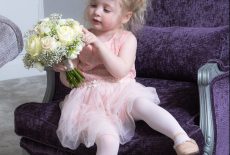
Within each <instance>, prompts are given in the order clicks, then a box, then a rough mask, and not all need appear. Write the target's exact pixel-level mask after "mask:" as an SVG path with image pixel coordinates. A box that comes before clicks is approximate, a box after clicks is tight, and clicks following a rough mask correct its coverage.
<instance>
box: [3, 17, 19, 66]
mask: <svg viewBox="0 0 230 155" xmlns="http://www.w3.org/2000/svg"><path fill="white" fill-rule="evenodd" d="M22 49H23V39H22V33H21V31H20V29H19V28H18V26H17V25H16V24H14V23H13V22H12V21H10V20H9V19H7V18H6V17H3V16H1V15H0V67H2V66H3V65H4V64H6V63H7V62H8V61H11V60H13V59H14V58H15V57H16V56H18V54H19V53H20V52H21V51H22Z"/></svg>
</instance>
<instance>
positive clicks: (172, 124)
mask: <svg viewBox="0 0 230 155" xmlns="http://www.w3.org/2000/svg"><path fill="white" fill-rule="evenodd" d="M131 115H132V116H133V117H134V119H136V120H143V121H145V122H146V123H147V124H148V125H149V126H150V127H151V128H152V129H154V130H156V131H158V132H160V133H162V134H164V135H166V136H168V137H169V138H171V139H172V140H173V141H174V146H176V145H179V144H181V143H183V142H185V141H189V140H190V138H189V137H188V135H187V134H186V132H185V131H184V130H183V129H182V127H181V126H180V125H179V123H178V122H177V121H176V119H175V118H174V117H173V116H172V115H171V114H170V113H169V112H168V111H166V110H165V109H163V108H162V107H160V106H158V105H156V104H154V103H152V102H150V101H149V100H147V99H143V98H139V99H136V100H135V102H134V104H133V109H132V111H131Z"/></svg>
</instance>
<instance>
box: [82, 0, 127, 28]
mask: <svg viewBox="0 0 230 155" xmlns="http://www.w3.org/2000/svg"><path fill="white" fill-rule="evenodd" d="M86 15H87V19H88V20H89V22H90V24H91V26H92V28H93V29H95V30H97V31H109V30H114V29H118V28H121V27H122V24H124V23H125V22H127V19H126V14H124V11H122V8H121V4H120V0H90V3H89V5H88V6H87V8H86Z"/></svg>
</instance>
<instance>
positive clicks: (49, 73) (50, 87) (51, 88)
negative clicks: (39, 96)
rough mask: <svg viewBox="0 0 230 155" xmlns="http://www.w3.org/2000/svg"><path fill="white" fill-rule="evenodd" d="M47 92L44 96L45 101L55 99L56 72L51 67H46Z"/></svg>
mask: <svg viewBox="0 0 230 155" xmlns="http://www.w3.org/2000/svg"><path fill="white" fill-rule="evenodd" d="M45 70H46V78H47V80H46V81H47V82H46V92H45V95H44V97H43V101H42V102H43V103H47V102H50V101H52V100H53V97H54V92H55V83H56V81H55V80H56V79H55V72H54V70H53V69H51V68H46V69H45Z"/></svg>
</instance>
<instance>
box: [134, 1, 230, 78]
mask: <svg viewBox="0 0 230 155" xmlns="http://www.w3.org/2000/svg"><path fill="white" fill-rule="evenodd" d="M228 10H229V1H228V0H220V1H216V0H209V1H207V0H175V1H171V0H152V1H151V5H150V7H149V8H148V13H147V16H146V20H147V21H146V25H145V26H144V28H143V29H141V30H140V31H139V32H138V33H137V39H138V49H137V59H136V69H137V76H138V77H147V78H149V77H154V78H163V79H170V80H180V81H192V82H196V81H197V71H198V69H199V68H200V67H201V66H202V65H204V64H205V63H207V62H208V61H211V60H216V59H218V60H221V61H222V62H223V64H224V65H226V66H228V65H229V60H228V58H229V52H228V51H229V32H228V31H229V23H228V19H229V14H228Z"/></svg>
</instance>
